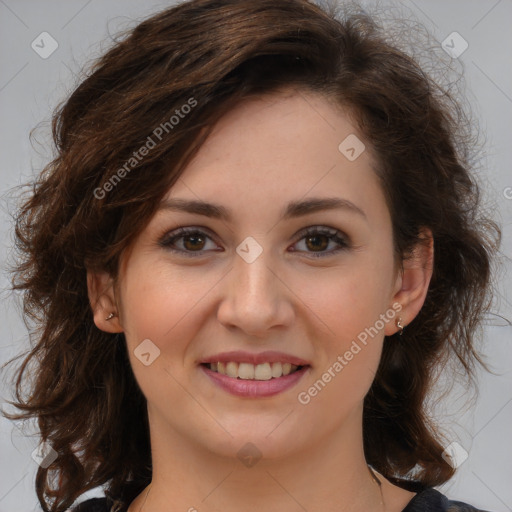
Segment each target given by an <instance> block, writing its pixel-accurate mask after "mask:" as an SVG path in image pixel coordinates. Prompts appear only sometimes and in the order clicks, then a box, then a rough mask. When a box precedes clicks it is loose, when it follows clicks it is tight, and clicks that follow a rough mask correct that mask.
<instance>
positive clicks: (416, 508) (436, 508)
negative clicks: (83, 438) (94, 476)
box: [71, 488, 486, 512]
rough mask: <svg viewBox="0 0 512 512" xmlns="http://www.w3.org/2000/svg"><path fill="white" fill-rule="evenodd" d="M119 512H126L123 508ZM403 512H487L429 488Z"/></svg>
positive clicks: (101, 503) (90, 503)
mask: <svg viewBox="0 0 512 512" xmlns="http://www.w3.org/2000/svg"><path fill="white" fill-rule="evenodd" d="M110 507H111V505H110V504H109V502H108V501H107V498H92V499H90V500H87V501H84V502H83V503H80V505H78V506H77V507H75V508H73V509H71V510H72V512H111V511H110ZM119 512H126V508H122V509H121V510H120V511H119ZM402 512H486V511H485V510H481V509H478V508H475V507H472V506H471V505H468V504H466V503H461V502H460V501H452V500H449V499H448V498H447V497H446V496H444V494H441V493H440V492H439V491H436V490H435V489H432V488H428V489H425V490H424V491H421V492H419V493H418V494H416V495H415V496H414V497H413V498H412V500H411V501H410V502H409V503H408V504H407V506H406V507H405V508H404V509H403V511H402Z"/></svg>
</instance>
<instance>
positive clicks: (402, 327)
mask: <svg viewBox="0 0 512 512" xmlns="http://www.w3.org/2000/svg"><path fill="white" fill-rule="evenodd" d="M396 326H397V327H398V328H399V329H400V330H399V331H398V334H399V335H400V336H402V334H403V333H404V328H405V325H403V324H402V318H401V317H398V318H397V320H396Z"/></svg>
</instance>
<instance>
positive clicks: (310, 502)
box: [128, 417, 384, 512]
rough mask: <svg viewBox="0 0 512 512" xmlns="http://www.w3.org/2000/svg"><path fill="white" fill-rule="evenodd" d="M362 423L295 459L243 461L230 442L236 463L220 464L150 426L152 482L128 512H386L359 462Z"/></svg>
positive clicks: (223, 459) (351, 422)
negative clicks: (303, 511)
mask: <svg viewBox="0 0 512 512" xmlns="http://www.w3.org/2000/svg"><path fill="white" fill-rule="evenodd" d="M360 421H361V418H360V417H359V418H352V419H347V421H346V422H345V423H344V424H343V426H342V428H341V429H337V431H336V432H333V433H332V434H331V435H330V436H327V437H325V438H323V439H321V440H318V441H317V442H316V443H315V444H311V445H309V446H308V447H305V448H303V449H302V450H300V451H295V452H294V453H291V454H287V455H286V454H281V456H273V457H272V458H270V457H269V458H266V457H265V453H263V454H262V455H263V456H262V458H260V459H259V460H257V459H258V457H257V453H256V450H257V448H249V447H246V450H247V452H246V453H245V456H241V455H242V454H241V453H240V452H239V450H237V449H236V446H238V444H237V443H233V441H232V440H229V441H228V442H231V443H232V444H233V445H234V446H235V449H234V450H233V453H234V456H231V457H229V456H219V455H218V453H215V452H213V451H212V450H207V449H205V448H204V447H203V446H198V445H197V443H196V444H194V443H191V442H190V438H189V437H185V436H180V435H179V434H177V433H176V432H169V431H165V429H159V428H158V421H157V420H156V418H154V421H152V422H150V424H151V425H152V432H151V445H152V453H153V480H152V483H151V485H150V486H149V488H147V489H146V490H145V491H143V492H142V493H141V494H140V495H139V496H138V497H137V499H136V500H135V501H134V502H133V503H132V505H131V506H130V508H129V510H128V512H164V511H165V512H168V511H169V510H184V511H190V512H194V511H196V510H197V511H201V512H208V511H217V510H223V511H225V512H234V511H238V510H244V511H246V512H259V511H261V510H265V511H268V512H278V511H279V512H282V511H283V510H300V509H303V510H322V511H332V512H334V511H336V512H340V511H341V512H344V511H347V512H348V511H349V510H350V512H359V511H361V512H363V511H365V512H367V511H368V510H372V511H378V512H380V511H383V510H384V504H383V495H382V489H381V486H380V485H379V483H378V480H377V479H376V477H375V476H374V475H372V473H371V471H370V470H369V468H368V466H367V464H366V461H365V458H364V453H363V441H362V436H361V434H360V433H361V431H362V429H361V425H360ZM161 426H162V427H163V425H161ZM163 432H165V435H162V433H163ZM245 444H246V440H245V441H242V440H240V443H239V445H240V446H244V445H245ZM251 450H254V452H253V453H251ZM219 451H221V450H219ZM237 452H238V453H239V454H238V455H237ZM242 453H244V452H243V451H242ZM149 491H150V492H149Z"/></svg>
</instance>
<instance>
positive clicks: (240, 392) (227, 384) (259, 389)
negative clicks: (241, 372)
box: [199, 364, 310, 398]
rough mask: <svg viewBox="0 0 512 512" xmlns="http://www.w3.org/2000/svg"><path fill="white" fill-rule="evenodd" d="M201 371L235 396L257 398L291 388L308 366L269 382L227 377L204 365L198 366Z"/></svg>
mask: <svg viewBox="0 0 512 512" xmlns="http://www.w3.org/2000/svg"><path fill="white" fill-rule="evenodd" d="M199 366H200V367H201V369H202V370H203V371H204V372H205V373H206V375H208V377H210V379H212V381H213V382H214V383H215V384H217V386H219V387H221V388H222V389H224V390H226V391H227V392H229V393H231V394H232V395H236V396H245V397H251V398H258V397H264V396H273V395H277V394H278V393H282V392H283V391H286V390H287V389H290V388H291V387H293V386H294V385H295V384H296V383H297V382H299V380H300V379H301V378H302V377H303V376H304V374H305V373H306V372H307V371H308V370H309V368H310V367H309V366H304V367H302V368H301V369H300V370H297V371H296V372H293V373H290V374H288V375H283V376H282V377H278V378H276V379H274V378H272V379H270V380H248V379H247V380H246V379H238V378H233V377H228V376H227V375H223V374H222V373H218V372H214V371H213V370H210V369H209V368H208V367H207V366H205V365H202V364H201V365H199Z"/></svg>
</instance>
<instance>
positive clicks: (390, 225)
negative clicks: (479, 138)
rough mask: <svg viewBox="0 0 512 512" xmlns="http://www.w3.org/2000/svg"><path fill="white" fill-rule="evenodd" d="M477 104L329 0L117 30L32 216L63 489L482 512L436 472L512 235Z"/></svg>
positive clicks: (45, 407)
mask: <svg viewBox="0 0 512 512" xmlns="http://www.w3.org/2000/svg"><path fill="white" fill-rule="evenodd" d="M461 116H462V113H461V111H460V110H459V109H458V107H457V105H456V103H454V102H453V101H451V100H450V99H449V96H448V95H447V94H446V93H445V92H444V91H442V90H441V89H439V88H438V87H437V86H436V85H434V83H433V82H432V81H431V80H430V79H429V78H428V77H427V76H425V74H424V73H423V72H422V70H421V69H420V68H419V67H418V65H417V64H416V63H415V62H414V61H413V60H412V59H411V58H409V57H408V56H406V55H405V54H404V53H402V52H401V51H399V50H398V49H396V48H394V47H393V46H391V45H390V44H389V43H388V42H386V40H385V37H384V36H383V35H382V34H381V32H380V31H379V29H378V27H377V26H376V25H375V24H374V22H373V21H372V20H371V19H370V18H368V17H367V16H365V15H364V14H362V13H352V14H350V13H347V14H346V15H345V16H342V17H341V18H340V19H336V18H335V16H334V15H333V14H332V13H327V12H325V11H323V10H321V9H320V8H319V7H316V6H315V5H313V4H311V3H309V2H307V1H305V0H277V1H276V0H261V1H258V2H252V1H246V0H242V1H236V2H234V1H229V0H217V1H214V0H194V1H191V2H185V3H182V4H180V5H179V6H177V7H173V8H170V9H168V10H166V11H163V12H162V13H159V14H157V15H156V16H154V17H152V18H150V19H148V20H146V21H144V22H143V23H141V24H139V25H138V26H137V27H136V28H135V29H134V30H133V31H132V32H131V33H130V34H128V36H127V37H126V38H125V39H124V40H123V41H121V42H119V43H117V44H116V45H115V46H114V47H113V48H112V49H111V50H110V51H108V52H107V53H106V54H105V55H104V56H103V57H102V58H101V59H100V60H99V62H98V63H97V65H96V66H95V68H94V70H93V72H92V73H91V74H90V76H89V77H88V78H87V79H86V80H85V81H84V82H83V83H82V84H81V85H80V86H79V87H78V88H77V89H76V91H74V93H73V94H72V95H71V97H70V98H69V99H68V101H67V102H66V103H65V104H64V105H63V107H62V108H61V109H60V111H58V112H57V113H56V115H55V118H54V123H53V131H54V138H55V141H56V144H57V148H58V151H59V153H58V156H57V158H56V159H55V160H54V161H53V162H52V163H51V164H49V166H48V167H47V168H46V170H45V172H44V173H43V174H42V175H41V177H40V179H39V181H38V183H37V185H36V187H35V190H34V192H33V195H32V197H31V198H30V199H29V200H28V201H27V202H26V203H25V205H24V207H23V209H22V210H21V211H20V214H19V217H18V222H17V230H16V234H17V241H18V246H19V248H20V250H21V253H22V261H21V263H20V266H19V269H18V274H17V279H16V281H15V288H16V289H20V290H25V293H26V295H25V307H26V312H27V313H28V314H30V315H32V317H34V318H36V319H39V321H40V322H41V326H42V330H41V333H40V340H39V343H38V344H37V346H35V347H34V349H33V350H32V352H31V353H30V354H29V356H28V357H27V358H26V359H25V361H24V362H23V365H22V367H21V368H20V372H19V375H18V381H17V391H18V394H17V400H18V401H17V403H16V405H17V407H18V408H20V409H21V410H22V411H24V412H23V413H22V414H20V415H18V416H15V415H11V416H10V417H13V418H15V417H16V418H21V417H37V418H38V421H39V427H40V429H41V434H42V439H43V441H46V442H47V448H46V450H47V451H46V452H45V453H43V456H44V455H46V457H43V458H46V459H47V462H48V463H47V464H41V467H40V468H39V470H38V473H37V481H36V488H37V494H38V497H39V501H40V503H41V506H42V508H43V510H45V511H51V512H60V511H64V510H66V509H68V508H69V507H71V506H73V504H74V502H75V501H76V499H77V498H78V497H80V495H81V494H83V493H84V492H85V491H87V490H89V489H91V488H94V487H97V486H99V485H105V486H106V498H104V499H95V500H89V501H87V502H85V503H83V504H81V505H79V506H77V507H75V508H74V509H72V510H75V511H78V512H83V511H102V512H103V511H116V512H120V511H122V512H139V511H140V512H160V511H164V510H189V511H194V510H199V511H203V510H204V511H208V510H225V511H231V510H235V509H237V510H239V509H243V510H246V511H259V510H269V511H272V510H299V509H303V510H311V511H313V510H320V509H321V510H347V511H348V510H350V511H356V512H357V511H363V510H364V511H368V510H376V511H380V510H385V511H392V512H395V511H396V512H398V511H404V512H405V511H406V512H417V511H423V510H436V511H437V510H463V511H471V510H476V509H475V508H473V507H471V506H470V505H466V504H463V503H459V502H453V501H450V500H448V499H447V498H446V497H445V496H443V495H442V494H441V493H439V492H438V491H436V490H434V489H433V486H437V485H439V484H441V483H443V482H446V481H447V480H448V479H449V478H450V477H451V476H452V475H453V473H454V469H453V467H452V465H451V464H450V463H449V462H450V460H449V458H448V457H447V451H446V449H445V448H446V443H445V440H443V439H442V438H441V436H440V435H439V434H438V433H436V430H435V428H434V426H433V425H431V423H430V421H429V418H428V417H427V415H426V412H425V398H426V396H427V392H428V391H429V389H430V387H431V384H432V377H433V372H434V371H435V370H437V368H438V366H439V365H440V364H442V362H443V361H444V360H445V359H446V358H447V357H449V356H452V355H454V356H456V357H458V358H459V360H460V362H461V364H462V365H463V367H464V369H465V370H466V371H467V372H468V374H471V370H472V368H473V366H474V364H475V362H477V361H479V358H478V354H477V353H476V351H475V348H474V347H475V339H474V338H475V334H474V333H475V329H476V327H477V326H478V325H479V323H480V321H481V318H482V315H483V314H484V313H485V312H486V310H487V309H488V305H489V298H490V271H489V269H490V261H491V257H492V254H493V252H494V251H495V250H496V247H497V244H498V240H499V229H498V228H497V227H496V226H495V225H494V224H493V223H492V221H489V220H487V219H484V218H482V217H481V216H480V214H479V204H478V189H477V187H476V185H475V184H474V181H473V179H472V177H471V175H470V170H469V167H470V166H469V164H468V154H467V153H466V152H465V148H467V147H468V146H467V145H466V146H465V145H464V144H465V140H464V138H463V137H459V138H458V137H457V133H458V132H457V130H456V127H457V125H458V124H459V123H461V121H462V122H463V121H464V119H463V117H461ZM35 361H37V367H36V371H35V373H34V375H35V381H34V383H33V388H32V389H31V393H30V395H29V398H23V397H22V396H21V392H20V389H21V385H22V383H23V379H24V373H25V369H26V368H27V365H28V363H29V362H32V364H34V362H35ZM48 453H50V454H54V457H50V458H48Z"/></svg>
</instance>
